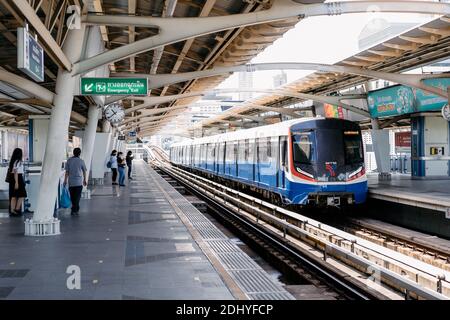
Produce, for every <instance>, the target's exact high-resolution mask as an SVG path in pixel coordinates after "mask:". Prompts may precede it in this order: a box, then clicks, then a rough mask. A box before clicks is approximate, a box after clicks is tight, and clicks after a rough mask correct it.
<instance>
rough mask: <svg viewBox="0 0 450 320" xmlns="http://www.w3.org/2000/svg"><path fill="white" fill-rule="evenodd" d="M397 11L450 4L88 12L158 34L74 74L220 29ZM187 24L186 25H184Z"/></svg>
mask: <svg viewBox="0 0 450 320" xmlns="http://www.w3.org/2000/svg"><path fill="white" fill-rule="evenodd" d="M370 11H377V12H394V13H395V12H398V13H402V12H404V13H422V14H440V15H449V14H450V4H447V3H442V2H428V1H401V2H397V1H347V2H330V3H318V4H299V3H296V2H293V1H291V0H277V1H274V2H273V5H272V7H271V8H270V9H268V10H263V11H256V12H251V13H244V14H236V15H230V16H215V17H201V18H199V17H195V18H159V17H142V16H119V15H91V14H88V15H87V16H84V17H83V20H84V23H86V24H98V25H114V26H136V27H157V28H159V31H160V32H159V34H157V35H155V36H153V37H149V38H145V39H142V40H139V41H136V42H133V43H130V44H127V45H124V46H121V47H119V48H115V49H113V50H110V51H107V52H104V53H101V54H98V55H96V56H94V57H91V58H88V59H86V60H82V61H80V62H78V63H75V64H74V65H73V71H72V74H73V75H77V74H80V73H84V72H87V71H89V70H92V69H95V68H97V67H100V66H102V65H105V64H109V63H112V62H114V61H118V60H121V59H124V58H128V57H130V56H133V55H136V54H139V53H142V52H146V51H149V50H153V49H156V48H158V47H161V46H165V45H169V44H172V43H176V42H180V41H184V40H187V39H190V38H194V37H198V36H202V35H207V34H211V33H216V32H219V31H223V30H228V29H234V28H238V27H245V26H250V25H256V24H261V23H268V22H272V21H279V20H284V19H287V18H291V17H299V16H300V17H302V18H306V17H312V16H324V15H339V14H347V13H365V12H370ZM186 26H189V28H186Z"/></svg>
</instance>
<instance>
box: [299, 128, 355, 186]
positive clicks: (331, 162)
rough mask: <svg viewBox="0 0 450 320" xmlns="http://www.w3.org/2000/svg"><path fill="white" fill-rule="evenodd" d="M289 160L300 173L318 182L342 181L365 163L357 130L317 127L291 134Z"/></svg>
mask: <svg viewBox="0 0 450 320" xmlns="http://www.w3.org/2000/svg"><path fill="white" fill-rule="evenodd" d="M292 143H293V146H292V151H293V155H292V160H293V162H294V166H295V168H296V170H297V172H299V173H300V174H303V175H306V176H308V177H309V178H314V179H317V180H318V181H345V180H347V179H348V174H349V173H350V172H353V171H354V170H355V169H358V168H359V167H360V166H362V165H363V164H364V155H363V147H362V140H361V132H360V131H359V130H345V129H325V128H317V129H314V130H310V131H306V132H300V131H297V132H293V134H292Z"/></svg>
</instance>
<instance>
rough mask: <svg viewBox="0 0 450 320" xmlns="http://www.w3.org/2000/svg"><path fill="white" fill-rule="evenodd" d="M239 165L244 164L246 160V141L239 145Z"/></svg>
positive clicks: (240, 142)
mask: <svg viewBox="0 0 450 320" xmlns="http://www.w3.org/2000/svg"><path fill="white" fill-rule="evenodd" d="M237 151H238V163H244V162H245V161H246V160H245V159H246V156H247V152H246V150H245V141H244V140H240V141H239V145H238V149H237Z"/></svg>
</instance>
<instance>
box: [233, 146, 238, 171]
mask: <svg viewBox="0 0 450 320" xmlns="http://www.w3.org/2000/svg"><path fill="white" fill-rule="evenodd" d="M233 149H234V159H233V161H234V164H235V166H234V169H235V174H234V176H235V177H238V176H239V164H238V162H239V155H238V151H239V149H238V142H237V141H233Z"/></svg>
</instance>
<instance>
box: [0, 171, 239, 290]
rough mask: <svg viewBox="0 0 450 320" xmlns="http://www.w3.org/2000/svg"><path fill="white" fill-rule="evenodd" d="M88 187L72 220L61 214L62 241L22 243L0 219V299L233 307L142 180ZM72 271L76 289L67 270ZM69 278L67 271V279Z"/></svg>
mask: <svg viewBox="0 0 450 320" xmlns="http://www.w3.org/2000/svg"><path fill="white" fill-rule="evenodd" d="M135 168H136V175H135V176H136V180H133V181H131V182H129V181H127V182H126V183H127V186H126V187H118V186H114V187H113V186H111V185H110V183H108V184H106V185H104V186H97V187H95V189H94V191H93V194H92V199H91V200H82V202H81V211H80V215H79V216H78V217H71V216H70V210H69V209H67V210H61V211H60V213H59V217H60V219H61V230H62V234H61V235H59V236H54V237H25V236H23V231H24V226H23V220H22V219H21V218H9V217H3V218H0V252H1V254H0V299H233V295H232V294H231V292H230V290H229V289H228V288H227V286H226V285H225V283H224V281H223V279H222V278H221V276H220V275H219V274H218V272H217V271H216V269H215V268H214V267H213V265H212V264H211V262H210V261H209V260H208V258H207V257H206V256H205V254H204V253H203V252H202V250H201V249H200V248H199V246H198V245H197V244H196V242H195V241H194V240H193V238H192V236H191V234H190V233H189V231H188V229H187V228H186V226H185V225H184V224H183V222H182V221H181V220H180V218H179V217H178V216H177V214H176V212H175V211H174V209H173V208H172V207H171V206H170V204H169V203H168V202H167V201H165V200H164V199H163V197H161V195H160V194H159V191H158V189H157V188H156V187H155V186H154V185H152V184H151V183H149V181H148V180H147V179H145V178H143V177H142V175H143V173H144V164H143V163H142V165H139V164H138V163H137V164H136V166H135ZM71 266H72V268H75V269H77V268H79V270H80V272H81V277H80V285H81V289H79V290H77V289H73V290H69V289H68V286H67V282H69V283H72V284H73V283H76V281H74V280H73V278H70V277H71V274H68V273H67V270H68V268H70V267H71ZM72 272H73V271H72Z"/></svg>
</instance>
